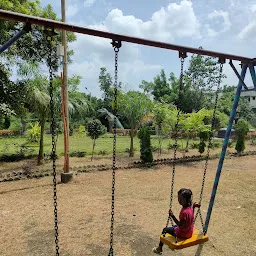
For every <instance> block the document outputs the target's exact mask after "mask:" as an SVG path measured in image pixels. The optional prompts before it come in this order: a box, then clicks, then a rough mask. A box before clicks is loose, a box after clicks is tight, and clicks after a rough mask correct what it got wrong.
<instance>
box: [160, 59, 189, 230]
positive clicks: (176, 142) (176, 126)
mask: <svg viewBox="0 0 256 256" xmlns="http://www.w3.org/2000/svg"><path fill="white" fill-rule="evenodd" d="M185 57H186V55H185V54H183V55H181V56H180V61H181V69H180V84H179V93H178V113H177V122H176V124H175V127H174V131H175V135H174V136H175V142H174V153H173V166H172V183H171V193H170V205H169V209H171V208H172V201H173V190H174V179H175V171H176V170H175V167H176V160H177V149H178V126H179V122H180V113H181V110H180V109H181V96H182V89H183V69H184V60H185ZM169 221H171V224H172V226H173V219H172V218H171V217H170V216H169V215H168V219H167V222H166V225H165V227H166V228H167V227H168V225H169Z"/></svg>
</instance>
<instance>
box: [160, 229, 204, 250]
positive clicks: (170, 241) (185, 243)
mask: <svg viewBox="0 0 256 256" xmlns="http://www.w3.org/2000/svg"><path fill="white" fill-rule="evenodd" d="M160 240H161V242H162V243H164V244H165V245H167V246H169V247H170V248H171V249H173V250H179V249H183V248H186V247H190V246H193V245H197V244H202V243H204V242H207V241H208V240H209V238H208V236H207V235H204V234H203V233H202V232H200V231H199V230H198V229H195V230H194V233H193V235H192V237H190V238H188V239H179V238H177V243H176V239H175V237H174V236H172V235H170V234H166V235H165V237H164V236H163V235H161V236H160Z"/></svg>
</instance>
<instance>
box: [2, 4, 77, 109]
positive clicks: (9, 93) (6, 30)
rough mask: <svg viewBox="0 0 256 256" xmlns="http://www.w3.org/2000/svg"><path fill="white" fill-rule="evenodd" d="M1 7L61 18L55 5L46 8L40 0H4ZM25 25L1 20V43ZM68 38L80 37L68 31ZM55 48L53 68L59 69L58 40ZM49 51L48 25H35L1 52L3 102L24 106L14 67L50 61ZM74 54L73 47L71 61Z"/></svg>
mask: <svg viewBox="0 0 256 256" xmlns="http://www.w3.org/2000/svg"><path fill="white" fill-rule="evenodd" d="M0 9H4V10H9V11H14V12H19V13H24V14H29V15H34V16H40V17H43V18H49V19H54V20H57V15H56V14H55V13H54V12H53V9H52V6H51V5H47V6H46V7H44V8H43V7H42V6H41V5H40V1H39V0H35V1H30V0H22V1H19V0H3V1H0ZM23 26H24V25H23V24H22V23H18V22H9V21H4V20H0V35H1V36H0V45H3V44H4V43H6V42H7V41H8V40H10V39H11V38H12V37H13V36H14V35H15V34H16V33H17V31H19V30H21V29H22V28H23ZM67 39H68V42H72V41H74V40H75V39H76V37H75V35H74V33H67ZM56 40H57V42H61V34H60V32H57V36H56ZM52 47H53V52H54V56H53V58H52V63H53V68H54V70H57V67H58V66H59V62H60V59H59V57H58V56H57V51H56V49H57V43H53V44H52ZM49 53H50V51H49V50H48V41H47V40H46V36H45V33H44V28H43V27H40V26H33V31H32V32H30V33H27V34H25V35H24V36H23V37H22V38H20V39H19V40H18V41H17V42H16V43H15V44H13V45H12V46H11V47H9V48H8V50H6V51H4V52H3V53H2V54H1V57H0V58H1V59H2V60H4V61H2V64H1V65H0V80H1V82H0V95H1V96H0V103H6V104H8V105H10V107H13V108H14V106H13V102H18V104H16V105H15V107H17V106H20V104H19V95H20V94H19V88H20V86H21V85H20V84H19V86H18V85H17V84H16V85H15V84H14V83H13V82H12V81H11V80H10V77H11V74H12V68H13V66H15V65H16V66H18V67H19V66H20V65H23V63H24V62H27V61H28V62H31V63H44V64H47V61H48V59H49ZM72 54H73V51H72V50H70V51H68V56H69V61H71V60H70V56H71V55H72ZM17 99H18V100H17ZM15 110H16V109H15ZM16 111H17V110H16ZM22 111H24V108H23V107H22V106H21V109H19V111H18V112H21V113H22Z"/></svg>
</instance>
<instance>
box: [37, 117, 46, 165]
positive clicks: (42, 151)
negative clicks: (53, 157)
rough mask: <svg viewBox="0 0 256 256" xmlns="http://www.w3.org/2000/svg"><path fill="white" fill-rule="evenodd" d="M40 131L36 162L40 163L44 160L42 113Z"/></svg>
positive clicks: (43, 121)
mask: <svg viewBox="0 0 256 256" xmlns="http://www.w3.org/2000/svg"><path fill="white" fill-rule="evenodd" d="M40 126H41V133H40V143H39V153H38V158H37V164H38V165H40V164H42V162H43V160H44V128H45V116H44V115H43V116H42V117H41V120H40Z"/></svg>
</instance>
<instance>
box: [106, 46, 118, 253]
mask: <svg viewBox="0 0 256 256" xmlns="http://www.w3.org/2000/svg"><path fill="white" fill-rule="evenodd" d="M112 45H113V47H114V52H115V77H114V80H115V81H114V107H113V113H114V138H113V164H112V205H111V225H110V248H109V253H108V256H113V255H114V249H113V240H114V220H115V219H114V215H115V182H116V122H117V120H116V119H117V118H116V115H117V89H118V52H119V48H120V47H121V42H115V41H113V42H112Z"/></svg>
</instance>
